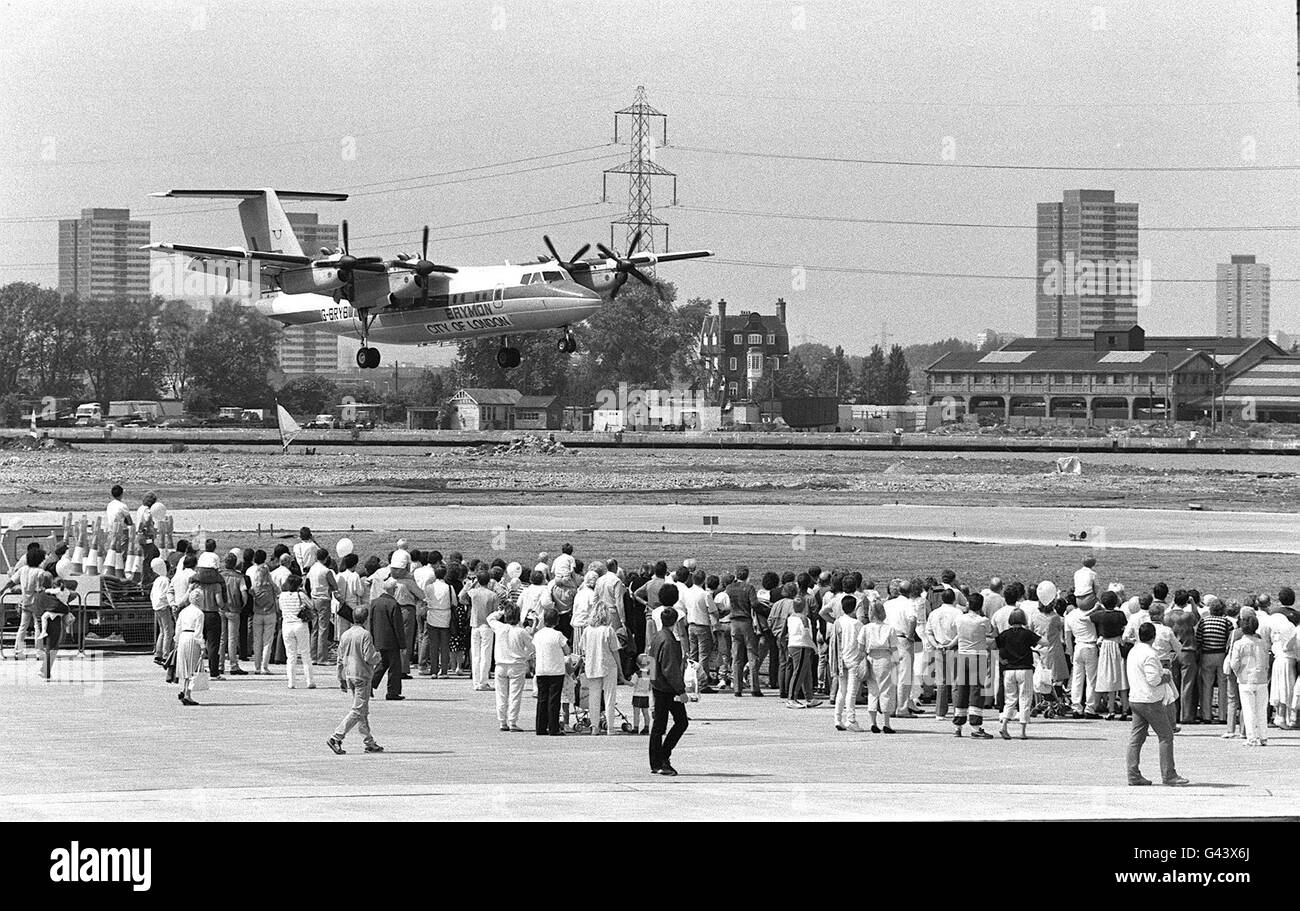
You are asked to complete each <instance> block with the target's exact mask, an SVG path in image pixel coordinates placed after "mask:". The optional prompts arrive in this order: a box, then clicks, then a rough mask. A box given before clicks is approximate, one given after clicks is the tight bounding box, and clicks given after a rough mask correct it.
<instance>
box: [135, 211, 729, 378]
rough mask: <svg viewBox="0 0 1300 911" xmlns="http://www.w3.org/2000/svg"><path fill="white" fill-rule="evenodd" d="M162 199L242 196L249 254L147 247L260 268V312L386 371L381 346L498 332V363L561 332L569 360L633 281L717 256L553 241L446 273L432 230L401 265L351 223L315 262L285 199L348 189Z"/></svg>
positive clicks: (513, 360) (513, 363) (510, 361)
mask: <svg viewBox="0 0 1300 911" xmlns="http://www.w3.org/2000/svg"><path fill="white" fill-rule="evenodd" d="M153 195H155V196H172V197H178V198H190V199H193V198H201V199H239V200H242V202H241V203H240V204H239V217H240V220H241V221H242V223H243V227H244V243H245V246H243V247H229V248H226V247H200V246H195V245H193V244H150V245H149V249H151V250H159V251H162V252H166V253H182V254H186V255H188V256H190V257H192V258H193V260H196V261H199V262H207V261H236V262H246V263H249V264H250V265H252V267H253V270H254V271H255V272H256V275H257V279H256V280H257V281H258V282H259V283H260V297H259V300H258V302H257V309H258V310H259V311H261V312H262V313H264V314H265V315H266V316H268V317H270V318H271V319H273V320H276V321H278V322H280V323H283V324H284V325H286V326H303V325H311V326H315V327H317V328H321V329H325V330H328V331H330V332H334V333H337V334H338V335H344V336H347V337H349V338H355V339H358V340H360V342H361V347H360V349H359V350H358V351H357V366H358V367H378V366H379V351H378V349H376V348H372V347H370V341H371V340H372V339H373V340H374V341H378V342H389V343H395V344H407V345H419V344H427V343H429V342H451V341H457V340H460V339H467V338H481V337H484V336H493V337H499V338H500V339H501V348H500V350H499V351H498V352H497V363H498V364H500V365H501V366H502V367H503V368H506V369H509V368H511V367H517V366H518V365H519V360H520V355H519V349H518V348H514V347H511V345H510V337H511V336H518V335H523V334H526V333H530V332H543V331H547V330H555V331H557V332H558V333H559V339H558V348H559V350H560V351H562V352H566V353H571V352H573V351H574V350H576V347H577V346H576V343H575V340H574V337H573V333H572V331H571V329H572V327H573V326H576V325H577V324H579V323H581V322H582V321H583V320H584V319H586V318H587V317H589V316H591V315H592V314H594V313H595V312H596V311H597V310H599V309H600V307H601V305H602V304H603V303H604V301H605V297H604V295H605V294H608V295H609V296H610V297H611V298H612V297H613V296H614V295H616V294H618V291H619V289H620V288H622V287H623V284H624V283H625V282H626V281H627V280H628V277H629V276H631V277H633V278H636V279H637V280H639V281H641V282H644V283H645V284H647V285H649V284H652V283H651V281H650V279H649V278H647V277H646V275H645V273H643V272H642V271H641V269H640V268H639V267H645V266H653V265H655V264H656V263H666V262H673V261H675V260H679V259H694V258H695V257H700V256H711V255H712V254H711V253H710V252H709V251H708V250H684V251H681V252H677V253H660V254H658V255H656V254H654V253H650V252H647V251H639V252H634V251H636V247H637V242H638V240H639V235H638V236H637V237H634V238H633V242H632V248H631V250H629V252H628V253H627V254H626V255H622V256H620V255H619V254H617V253H615V252H614V251H612V250H610V249H609V248H608V247H606V246H604V245H603V244H597V245H596V248H597V250H598V251H599V252H600V254H601V255H600V256H599V257H596V256H592V257H589V258H587V259H583V256H584V255H585V254H586V253H587V251H588V250H589V249H590V245H584V246H583V247H582V249H580V250H579V251H578V252H577V253H575V254H574V255H573V256H572V257H570V258H569V259H568V260H564V259H561V258H560V256H559V254H558V253H556V251H555V247H554V245H552V243H551V240H550V238H544V240H545V241H546V248H547V250H549V251H550V255H549V256H542V257H539V258H538V260H537V262H534V263H526V264H521V265H503V266H446V265H440V264H439V263H435V262H432V261H431V260H430V259H429V227H428V225H425V227H424V242H423V245H422V248H421V251H420V255H419V256H415V255H414V254H399V255H398V256H397V258H396V259H385V258H383V257H381V256H354V255H353V254H352V252H351V250H350V248H349V246H348V223H347V221H346V220H344V221H343V237H342V241H343V245H342V246H341V247H339V248H338V249H337V250H334V251H329V250H321V251H320V255H319V256H309V255H307V254H305V253H304V252H303V249H302V246H301V245H300V244H299V243H298V239H297V238H296V237H295V236H294V233H293V229H292V228H291V227H290V226H289V219H288V217H287V216H286V215H285V213H284V208H283V206H282V205H281V204H280V201H281V200H293V201H298V200H310V201H313V202H342V201H343V200H345V199H347V198H348V197H347V194H345V193H309V192H290V191H286V190H281V191H276V190H272V189H267V188H263V189H258V190H171V191H169V192H167V193H155V194H153Z"/></svg>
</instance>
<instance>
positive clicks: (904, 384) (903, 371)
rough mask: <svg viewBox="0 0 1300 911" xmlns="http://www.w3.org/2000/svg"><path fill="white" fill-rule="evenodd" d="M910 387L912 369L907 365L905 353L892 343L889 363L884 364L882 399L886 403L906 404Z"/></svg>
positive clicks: (909, 394)
mask: <svg viewBox="0 0 1300 911" xmlns="http://www.w3.org/2000/svg"><path fill="white" fill-rule="evenodd" d="M876 350H879V349H876ZM872 354H873V355H874V354H875V351H873V352H872ZM911 388H912V371H911V368H910V367H908V365H907V355H906V354H904V353H903V349H902V348H901V347H900V346H898V345H894V346H893V347H892V348H890V349H889V363H888V364H886V365H885V376H884V392H883V395H882V401H883V402H884V404H886V405H906V404H907V400H908V398H910V396H911Z"/></svg>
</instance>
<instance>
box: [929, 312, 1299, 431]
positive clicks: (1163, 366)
mask: <svg viewBox="0 0 1300 911" xmlns="http://www.w3.org/2000/svg"><path fill="white" fill-rule="evenodd" d="M1279 359H1280V360H1281V361H1283V362H1289V361H1292V360H1293V359H1291V358H1287V357H1286V352H1284V351H1283V350H1282V349H1281V348H1279V347H1278V346H1277V345H1275V344H1274V343H1273V342H1271V341H1269V340H1268V339H1266V338H1218V337H1213V336H1169V337H1149V338H1148V337H1147V335H1146V333H1145V332H1144V331H1143V329H1142V327H1141V326H1138V325H1136V324H1132V325H1111V326H1101V327H1099V328H1098V329H1096V330H1094V332H1093V333H1092V335H1091V336H1090V337H1088V338H1021V339H1014V340H1012V341H1010V342H1008V343H1007V344H1005V345H1003V346H1002V347H1001V348H998V349H997V350H995V351H987V352H952V353H949V354H945V355H944V356H943V357H941V358H939V359H938V360H936V361H935V362H934V363H932V364H931V365H930V366H929V367H927V368H926V385H927V401H928V402H929V403H930V404H936V405H946V406H948V414H949V415H953V416H955V415H957V414H961V413H970V414H980V415H987V416H990V417H994V418H998V419H1000V420H1002V421H1004V422H1010V421H1011V419H1012V418H1014V417H1026V418H1056V419H1062V420H1064V419H1070V420H1074V421H1081V422H1089V423H1091V422H1093V421H1108V420H1109V421H1121V422H1122V421H1135V420H1137V421H1149V420H1162V419H1166V418H1168V417H1172V418H1174V419H1176V420H1196V419H1199V418H1202V417H1206V416H1208V415H1209V414H1210V408H1211V403H1212V402H1213V401H1215V400H1216V398H1221V397H1222V396H1223V395H1224V394H1225V391H1228V390H1231V389H1232V388H1233V384H1234V382H1238V381H1239V379H1240V378H1241V377H1243V376H1245V375H1248V373H1249V372H1250V371H1251V370H1252V368H1255V367H1256V366H1257V365H1261V364H1262V363H1263V362H1266V361H1269V362H1272V361H1276V360H1279ZM1287 375H1289V374H1287V373H1285V372H1279V373H1278V376H1279V377H1284V376H1287ZM1240 388H1246V387H1240ZM1279 388H1280V387H1279ZM1293 391H1294V392H1295V394H1296V395H1297V396H1298V397H1300V388H1297V389H1294V390H1293ZM1220 413H1221V412H1220ZM1228 417H1229V418H1231V417H1232V415H1231V414H1229V415H1228Z"/></svg>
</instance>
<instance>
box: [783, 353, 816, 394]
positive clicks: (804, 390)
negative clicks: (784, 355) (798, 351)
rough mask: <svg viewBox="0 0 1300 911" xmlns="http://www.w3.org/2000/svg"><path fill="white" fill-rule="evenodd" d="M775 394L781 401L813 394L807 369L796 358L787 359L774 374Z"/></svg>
mask: <svg viewBox="0 0 1300 911" xmlns="http://www.w3.org/2000/svg"><path fill="white" fill-rule="evenodd" d="M776 392H777V395H779V396H780V397H781V398H783V399H796V398H802V397H804V396H809V395H812V394H813V383H812V378H811V377H809V376H808V368H806V367H805V366H804V363H803V361H802V360H800V359H799V358H797V357H791V358H788V359H787V360H786V362H785V364H784V365H783V366H782V367H781V369H780V370H778V371H777V373H776Z"/></svg>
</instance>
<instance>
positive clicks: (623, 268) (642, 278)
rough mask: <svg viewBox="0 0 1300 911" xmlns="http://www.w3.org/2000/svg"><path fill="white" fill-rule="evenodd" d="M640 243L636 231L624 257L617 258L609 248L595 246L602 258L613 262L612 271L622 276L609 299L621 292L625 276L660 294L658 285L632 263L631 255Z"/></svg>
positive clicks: (638, 234)
mask: <svg viewBox="0 0 1300 911" xmlns="http://www.w3.org/2000/svg"><path fill="white" fill-rule="evenodd" d="M640 242H641V232H640V231H639V230H638V231H637V232H636V233H635V234H633V235H632V243H630V244H628V248H627V255H626V256H619V255H618V254H617V253H615V252H614V251H613V250H611V249H610V248H609V247H607V246H605V245H604V244H600V243H598V244H596V249H597V250H599V251H600V252H601V255H602V256H604V257H605V258H607V259H612V260H614V270H615V271H616V272H618V273H619V274H621V275H622V276H623V280H622V281H620V282H619V283H618V284H617V285H615V286H614V290H613V291H612V292H610V297H611V298H613V297H615V296H617V295H618V292H619V291H620V290H622V288H623V285H624V284H626V282H627V276H629V275H631V276H633V277H634V278H636V279H637V280H638V281H639V282H641V284H643V285H646V286H647V287H650V288H654V290H655V294H659V293H660V291H659V287H658V285H656V284H655V283H654V282H653V281H652V280H651V279H650V278H649V277H648V276H647V275H646V274H645V273H644V272H642V271H641V270H640V269H638V268H637V267H636V263H634V262H633V261H632V255H633V254H634V253H635V252H636V247H637V244H639V243H640Z"/></svg>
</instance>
